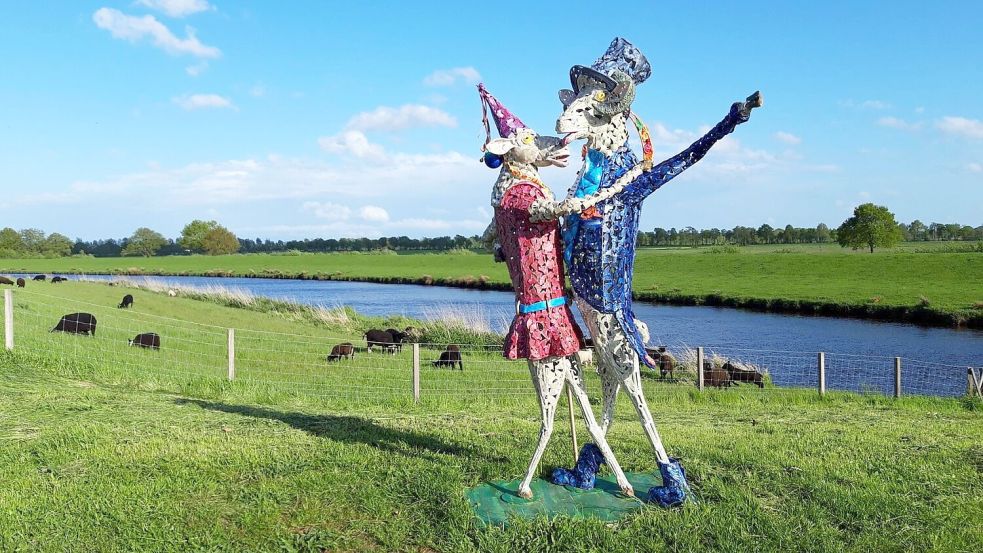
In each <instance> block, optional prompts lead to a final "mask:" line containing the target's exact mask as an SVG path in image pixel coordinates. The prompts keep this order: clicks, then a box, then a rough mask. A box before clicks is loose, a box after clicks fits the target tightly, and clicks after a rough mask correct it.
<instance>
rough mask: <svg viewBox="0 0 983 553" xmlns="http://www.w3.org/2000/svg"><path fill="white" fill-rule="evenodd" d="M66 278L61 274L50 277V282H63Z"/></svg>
mask: <svg viewBox="0 0 983 553" xmlns="http://www.w3.org/2000/svg"><path fill="white" fill-rule="evenodd" d="M66 280H68V279H67V278H65V277H61V276H56V277H51V282H65V281H66Z"/></svg>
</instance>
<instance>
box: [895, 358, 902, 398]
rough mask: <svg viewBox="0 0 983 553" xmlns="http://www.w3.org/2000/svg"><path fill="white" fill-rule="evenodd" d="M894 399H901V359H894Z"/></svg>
mask: <svg viewBox="0 0 983 553" xmlns="http://www.w3.org/2000/svg"><path fill="white" fill-rule="evenodd" d="M894 397H896V398H897V397H901V358H900V357H895V358H894Z"/></svg>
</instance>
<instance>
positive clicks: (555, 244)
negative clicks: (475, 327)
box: [495, 182, 582, 361]
mask: <svg viewBox="0 0 983 553" xmlns="http://www.w3.org/2000/svg"><path fill="white" fill-rule="evenodd" d="M541 198H546V193H545V192H544V191H543V189H542V188H540V187H539V186H537V185H535V184H533V183H531V182H520V183H517V184H515V185H513V186H512V187H511V188H509V189H508V191H506V192H505V195H504V196H503V197H502V201H501V205H500V206H499V207H497V208H495V222H496V228H497V230H498V239H499V243H500V244H501V247H502V253H504V254H505V262H506V264H507V265H508V267H509V275H510V276H511V278H512V288H513V289H514V290H515V297H516V300H517V301H518V302H519V303H520V304H523V305H532V304H536V303H537V302H542V301H549V300H554V301H557V300H556V298H562V297H563V261H562V260H563V256H562V252H563V247H562V244H561V242H560V228H559V224H558V222H557V221H555V220H554V221H544V222H538V223H533V222H531V221H530V220H529V207H530V206H531V205H532V203H533V201H535V200H537V199H541ZM581 336H582V334H581V332H580V328H579V327H578V326H577V323H576V322H575V321H574V319H573V314H572V313H571V312H570V306H569V305H567V304H563V305H559V306H557V307H550V308H547V309H542V310H538V311H535V312H532V313H517V314H516V316H515V319H514V320H513V321H512V326H510V327H509V332H508V334H507V335H506V336H505V348H504V352H503V354H504V355H505V357H507V358H509V359H522V358H526V359H531V360H533V361H537V360H539V359H545V358H547V357H560V356H566V355H570V354H573V353H575V352H577V350H579V349H580V344H581Z"/></svg>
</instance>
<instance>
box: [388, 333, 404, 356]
mask: <svg viewBox="0 0 983 553" xmlns="http://www.w3.org/2000/svg"><path fill="white" fill-rule="evenodd" d="M386 332H388V333H389V334H390V335H391V336H392V337H393V345H392V346H390V347H389V348H390V349H395V350H396V351H403V344H405V343H406V342H408V341H409V340H408V338H409V336H408V335H407V334H406V333H405V332H401V331H399V330H396V329H395V328H387V329H386ZM393 353H395V352H393Z"/></svg>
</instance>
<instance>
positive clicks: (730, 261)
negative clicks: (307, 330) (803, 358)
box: [0, 243, 983, 327]
mask: <svg viewBox="0 0 983 553" xmlns="http://www.w3.org/2000/svg"><path fill="white" fill-rule="evenodd" d="M956 246H960V247H958V248H957V247H956ZM956 246H954V245H952V244H938V243H910V244H904V245H902V246H901V247H899V248H895V249H892V250H884V251H877V252H875V253H874V254H868V253H864V252H859V251H852V250H845V249H842V248H839V247H838V246H832V245H791V246H780V245H771V246H753V247H744V248H675V249H655V248H653V249H642V250H639V253H638V256H637V261H636V270H635V281H634V289H635V293H636V295H637V296H638V297H639V298H640V299H647V300H653V301H666V302H672V303H696V304H700V303H707V304H712V305H725V306H733V307H750V308H755V309H768V310H776V311H790V312H806V313H822V314H829V315H848V316H863V317H878V318H885V319H894V320H913V321H916V322H923V323H927V324H943V325H949V324H969V325H970V326H975V327H983V307H981V306H983V289H981V288H980V286H979V285H978V283H979V282H980V281H981V280H983V253H980V252H975V251H972V250H973V249H974V248H976V246H975V245H974V244H957V245H956ZM734 249H736V251H737V253H727V252H728V251H730V250H734ZM953 250H957V251H953ZM715 252H720V253H715ZM0 270H3V271H7V272H18V271H24V272H31V273H33V272H78V273H113V272H117V273H130V274H172V275H181V274H186V275H187V274H190V275H218V276H269V277H288V278H290V277H299V278H322V279H341V280H369V281H376V282H419V283H435V284H448V285H457V286H473V287H482V286H487V287H507V286H508V274H507V272H506V268H505V266H504V265H502V264H495V263H493V262H492V261H491V258H490V257H489V256H487V255H473V254H467V255H465V254H415V255H413V254H410V255H364V254H321V255H315V254H308V255H296V256H285V255H232V256H217V257H207V256H187V257H162V258H64V259H4V260H0Z"/></svg>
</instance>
